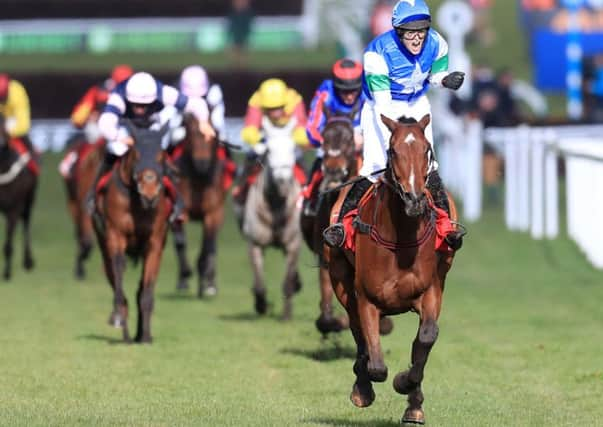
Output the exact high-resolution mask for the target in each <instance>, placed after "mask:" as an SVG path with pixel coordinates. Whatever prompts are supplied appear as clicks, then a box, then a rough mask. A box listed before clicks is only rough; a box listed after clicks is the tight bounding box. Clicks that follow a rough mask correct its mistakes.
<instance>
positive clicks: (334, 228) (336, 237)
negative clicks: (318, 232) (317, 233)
mask: <svg viewBox="0 0 603 427" xmlns="http://www.w3.org/2000/svg"><path fill="white" fill-rule="evenodd" d="M322 237H323V239H324V241H325V243H326V244H327V245H329V246H330V247H332V248H340V247H342V246H343V244H344V242H345V228H343V224H342V223H340V222H338V223H335V224H333V225H330V226H328V227H327V228H325V230H324V231H323V232H322Z"/></svg>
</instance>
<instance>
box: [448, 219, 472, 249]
mask: <svg viewBox="0 0 603 427" xmlns="http://www.w3.org/2000/svg"><path fill="white" fill-rule="evenodd" d="M451 223H452V224H454V225H455V226H456V227H457V230H455V231H452V232H450V233H448V234H447V235H446V237H445V238H444V240H445V241H446V243H447V244H448V246H450V249H452V250H453V251H458V250H459V249H460V248H461V247H462V246H463V237H464V236H465V235H466V234H467V229H466V228H465V226H464V225H462V224H461V223H458V222H456V221H451Z"/></svg>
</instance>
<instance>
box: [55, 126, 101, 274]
mask: <svg viewBox="0 0 603 427" xmlns="http://www.w3.org/2000/svg"><path fill="white" fill-rule="evenodd" d="M71 155H73V156H75V157H76V160H75V163H74V164H73V166H72V167H70V170H69V173H68V174H67V173H65V174H63V180H64V182H65V188H66V190H67V207H68V209H69V213H70V214H71V219H72V220H73V225H74V228H75V238H76V243H77V252H76V257H75V270H74V273H75V277H76V278H78V279H84V278H85V277H86V269H85V266H84V262H85V261H86V260H87V259H88V258H89V256H90V253H91V251H92V247H93V245H94V229H93V227H92V216H91V215H90V212H89V209H88V207H87V206H86V200H87V196H88V194H89V191H90V190H91V188H92V185H93V184H94V178H95V177H96V174H97V171H98V168H99V166H100V164H101V162H102V160H103V157H104V155H105V141H104V139H99V140H98V141H97V142H96V143H89V142H88V141H87V140H85V139H84V138H83V137H82V139H81V140H77V141H74V143H73V144H72V146H71V147H70V148H69V152H68V153H67V154H66V156H65V158H66V159H68V158H69V156H71Z"/></svg>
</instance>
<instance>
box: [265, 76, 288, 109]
mask: <svg viewBox="0 0 603 427" xmlns="http://www.w3.org/2000/svg"><path fill="white" fill-rule="evenodd" d="M259 94H260V106H261V107H262V108H278V107H283V106H284V105H285V104H286V103H287V85H286V84H285V82H284V81H282V80H280V79H268V80H266V81H264V82H263V83H262V84H261V85H260V90H259Z"/></svg>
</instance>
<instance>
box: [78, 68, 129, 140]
mask: <svg viewBox="0 0 603 427" xmlns="http://www.w3.org/2000/svg"><path fill="white" fill-rule="evenodd" d="M132 74H134V71H133V70H132V68H131V67H130V66H129V65H116V66H115V67H114V68H113V71H112V72H111V77H110V78H108V79H107V80H105V81H104V82H103V83H102V84H97V85H94V86H92V87H90V88H89V89H88V90H87V91H86V93H85V94H84V96H82V98H81V99H80V100H79V101H78V103H77V104H76V105H75V107H74V108H73V111H72V112H71V123H73V126H75V127H76V128H77V129H83V130H84V132H85V134H86V137H87V141H88V142H91V143H94V142H96V141H97V139H98V138H99V136H100V134H99V130H98V125H97V122H98V116H99V115H100V113H101V112H102V110H103V108H104V107H105V104H106V103H107V99H108V98H109V93H111V91H112V90H113V89H115V87H116V86H117V85H118V84H120V83H121V82H123V81H124V80H127V79H128V78H130V76H132Z"/></svg>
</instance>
